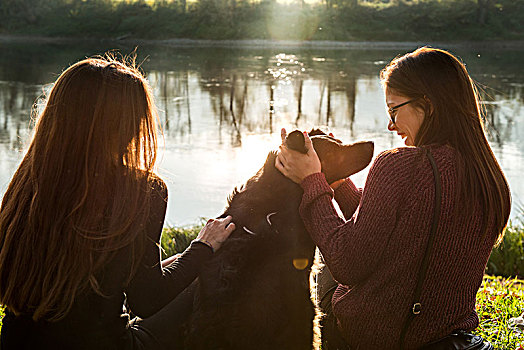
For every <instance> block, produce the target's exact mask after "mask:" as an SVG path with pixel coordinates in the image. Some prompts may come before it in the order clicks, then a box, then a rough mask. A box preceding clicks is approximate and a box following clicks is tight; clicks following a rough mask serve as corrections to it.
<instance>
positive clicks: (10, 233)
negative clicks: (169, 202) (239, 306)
mask: <svg viewBox="0 0 524 350" xmlns="http://www.w3.org/2000/svg"><path fill="white" fill-rule="evenodd" d="M155 113H156V112H155V107H154V103H153V98H152V93H151V89H150V87H149V85H148V83H147V81H146V79H145V78H144V76H143V75H142V74H141V72H140V71H139V69H138V68H137V67H136V65H135V59H134V58H132V57H131V58H130V57H125V58H121V59H117V58H115V57H114V56H106V57H101V58H90V59H85V60H83V61H80V62H78V63H76V64H74V65H72V66H71V67H69V68H68V69H66V70H65V71H64V72H63V73H62V74H61V75H60V76H59V78H58V79H57V81H56V82H55V84H54V86H53V87H52V89H51V91H50V93H49V97H48V99H47V103H46V105H45V108H44V110H43V112H42V113H41V115H40V116H39V118H38V120H37V123H36V126H35V130H34V136H33V139H32V141H31V144H30V146H29V150H28V151H27V153H26V155H25V156H24V158H23V160H22V163H21V164H20V166H19V167H18V169H17V171H16V173H15V175H14V177H13V179H12V181H11V183H10V184H9V187H8V189H7V191H6V193H5V195H4V198H3V200H2V207H1V209H0V303H2V304H3V305H4V306H6V307H7V308H8V309H9V310H10V311H11V312H14V313H15V314H20V313H23V314H29V315H31V316H32V318H33V319H34V320H40V319H44V320H49V321H54V320H58V319H61V318H62V317H64V316H65V315H66V314H67V312H68V311H69V310H70V308H71V306H72V304H73V302H74V300H75V297H76V295H78V293H80V292H81V291H83V290H84V289H86V288H88V287H91V288H92V289H93V290H95V291H96V292H97V293H99V294H103V291H101V290H100V287H99V284H98V281H97V278H96V273H97V271H99V270H100V268H101V267H102V266H104V264H105V263H106V262H107V261H108V260H109V259H110V258H111V257H112V254H113V253H114V252H115V251H116V250H117V249H119V248H121V247H123V246H126V245H131V249H132V251H133V256H134V259H133V262H134V263H133V264H136V260H137V258H138V256H139V255H140V254H142V253H143V237H142V236H144V235H140V234H139V233H140V230H141V229H142V228H143V225H144V223H145V220H146V218H147V216H148V214H149V198H150V196H149V195H148V191H149V189H150V186H147V185H146V184H147V183H148V182H149V181H150V179H151V177H152V176H153V173H152V169H153V167H154V164H155V160H156V150H157V136H156V125H155V119H156V115H155ZM134 269H135V267H134V266H132V267H131V268H130V275H131V274H132V271H134ZM129 278H131V277H129Z"/></svg>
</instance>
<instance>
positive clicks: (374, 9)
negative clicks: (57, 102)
mask: <svg viewBox="0 0 524 350" xmlns="http://www.w3.org/2000/svg"><path fill="white" fill-rule="evenodd" d="M522 23H524V0H307V2H306V1H305V0H191V1H187V0H156V1H155V0H149V1H147V0H2V1H1V2H0V33H4V34H6V33H7V34H13V33H14V34H25V35H44V36H76V37H77V36H82V37H99V38H113V39H114V38H126V37H134V38H149V39H165V38H193V39H296V40H305V39H313V40H343V41H348V40H404V41H406V40H424V41H428V40H458V39H460V40H480V39H482V40H484V39H522V38H524V27H523V26H522Z"/></svg>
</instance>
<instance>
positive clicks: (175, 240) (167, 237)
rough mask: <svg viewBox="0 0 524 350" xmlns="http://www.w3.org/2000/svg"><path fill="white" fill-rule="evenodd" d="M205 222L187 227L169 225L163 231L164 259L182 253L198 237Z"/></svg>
mask: <svg viewBox="0 0 524 350" xmlns="http://www.w3.org/2000/svg"><path fill="white" fill-rule="evenodd" d="M203 226H204V225H203V223H201V224H199V225H194V226H190V227H185V228H183V227H182V228H175V227H169V228H164V230H163V231H162V239H161V241H162V242H161V243H162V259H165V258H168V257H170V256H172V255H174V254H178V253H182V252H183V251H184V250H185V249H186V248H187V247H188V246H189V244H190V243H191V241H192V240H194V239H195V238H196V236H197V235H198V233H199V232H200V230H201V229H202V227H203Z"/></svg>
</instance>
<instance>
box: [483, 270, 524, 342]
mask: <svg viewBox="0 0 524 350" xmlns="http://www.w3.org/2000/svg"><path fill="white" fill-rule="evenodd" d="M523 287H524V281H522V280H518V279H512V278H503V277H494V276H485V277H484V281H483V283H482V287H481V288H480V289H479V291H478V293H477V313H478V315H479V318H480V325H479V327H478V328H477V329H476V330H475V333H476V334H478V335H481V336H482V337H483V338H484V339H486V340H489V341H490V342H491V343H492V344H493V346H494V347H495V349H504V350H507V349H519V350H522V349H524V335H523V333H522V331H521V329H522V328H520V329H519V328H518V327H516V326H514V325H512V323H513V322H511V321H510V319H511V318H515V317H518V316H520V315H521V314H522V313H523V312H524V290H523ZM521 345H522V346H521Z"/></svg>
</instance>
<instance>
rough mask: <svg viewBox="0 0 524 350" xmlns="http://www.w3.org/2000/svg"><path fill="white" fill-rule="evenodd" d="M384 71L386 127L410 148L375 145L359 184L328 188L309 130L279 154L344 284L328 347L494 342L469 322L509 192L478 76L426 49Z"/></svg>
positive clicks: (503, 223) (507, 205)
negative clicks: (302, 142) (303, 148)
mask: <svg viewBox="0 0 524 350" xmlns="http://www.w3.org/2000/svg"><path fill="white" fill-rule="evenodd" d="M381 80H382V84H383V87H384V90H385V96H386V103H387V106H388V113H389V116H390V122H389V125H388V129H389V130H390V131H394V132H396V133H397V134H398V135H399V136H400V137H402V138H403V139H405V144H406V146H408V147H401V148H397V149H393V150H389V151H385V152H383V153H381V154H380V155H378V156H377V158H376V159H375V161H374V163H373V165H372V166H371V169H370V171H369V174H368V177H367V180H366V184H365V187H364V188H363V189H358V188H356V187H355V186H354V184H353V183H352V182H351V180H349V179H346V180H345V181H344V182H342V183H336V184H331V187H330V184H328V183H326V180H325V178H324V176H323V175H322V173H321V172H320V169H321V165H320V162H319V161H318V157H317V156H316V154H315V151H314V149H313V148H312V146H311V143H310V140H309V139H308V138H306V139H307V142H306V143H307V144H308V145H309V147H308V153H307V154H305V155H303V154H300V153H298V152H294V151H292V150H289V149H287V148H286V147H285V146H284V145H283V146H281V150H280V152H279V154H278V158H277V161H276V166H277V168H278V169H279V170H280V171H281V172H282V173H283V174H284V175H286V176H288V177H289V178H291V179H292V180H294V181H295V182H297V183H300V184H301V186H302V188H303V189H304V196H303V199H302V204H301V207H300V210H301V215H302V218H303V220H304V222H305V224H306V227H307V228H308V231H309V232H310V234H311V236H312V238H313V240H314V241H315V243H316V244H317V245H318V247H319V249H320V251H321V253H322V255H323V257H324V260H325V262H326V265H327V267H328V268H329V270H330V271H331V273H332V275H333V277H334V279H335V280H336V281H337V283H338V285H337V286H336V290H335V292H334V294H333V297H332V310H333V314H334V319H335V323H334V329H333V330H332V331H333V332H334V333H335V335H334V336H333V335H331V338H330V339H327V344H325V347H323V349H325V348H328V349H329V350H332V349H345V348H348V347H350V348H352V349H353V348H354V349H396V348H403V349H417V348H421V347H424V346H426V347H428V348H431V349H437V348H438V349H449V348H453V349H460V348H461V347H465V346H466V343H464V342H468V341H472V342H473V343H478V346H479V348H481V346H487V347H486V348H485V349H488V348H489V346H488V345H486V344H484V343H483V342H482V340H481V339H480V340H479V339H478V338H472V337H471V335H468V334H467V333H466V331H470V330H473V329H474V328H476V327H477V326H478V324H479V318H478V315H477V313H476V312H475V297H476V292H477V290H478V288H479V287H480V285H481V282H482V278H483V274H484V268H485V266H486V263H487V261H488V258H489V255H490V252H491V249H492V247H493V245H494V244H495V243H496V242H497V241H500V239H501V238H502V235H503V230H504V228H505V226H506V223H507V220H508V217H509V212H510V193H509V188H508V185H507V182H506V179H505V177H504V174H503V173H502V171H501V169H500V166H499V165H498V163H497V160H496V159H495V157H494V155H493V152H492V150H491V148H490V146H489V144H488V141H487V139H486V136H485V134H484V129H483V124H482V119H481V109H480V103H479V97H478V94H477V91H476V89H475V85H474V83H473V82H472V80H471V79H470V77H469V75H468V73H467V71H466V69H465V67H464V65H463V64H462V63H461V62H460V61H459V60H457V59H456V58H455V57H454V56H453V55H451V54H450V53H448V52H446V51H443V50H438V49H431V48H421V49H418V50H416V51H414V52H411V53H408V54H406V55H404V56H402V57H399V58H396V59H394V60H393V61H392V62H391V63H390V64H389V65H388V66H387V67H386V68H384V69H383V71H382V72H381ZM332 187H333V188H334V191H333V189H332ZM333 197H334V198H335V199H336V200H337V202H338V204H339V206H340V208H341V209H342V212H343V213H344V216H345V219H342V218H340V217H339V216H338V215H337V212H336V211H335V209H334V207H333V204H332V198H333ZM326 328H327V329H326V332H328V331H329V324H327V325H326ZM452 333H453V334H454V335H451V334H452ZM452 343H454V344H455V345H452ZM428 344H431V345H428ZM469 345H471V344H469ZM429 346H433V347H429ZM452 346H454V347H452Z"/></svg>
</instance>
